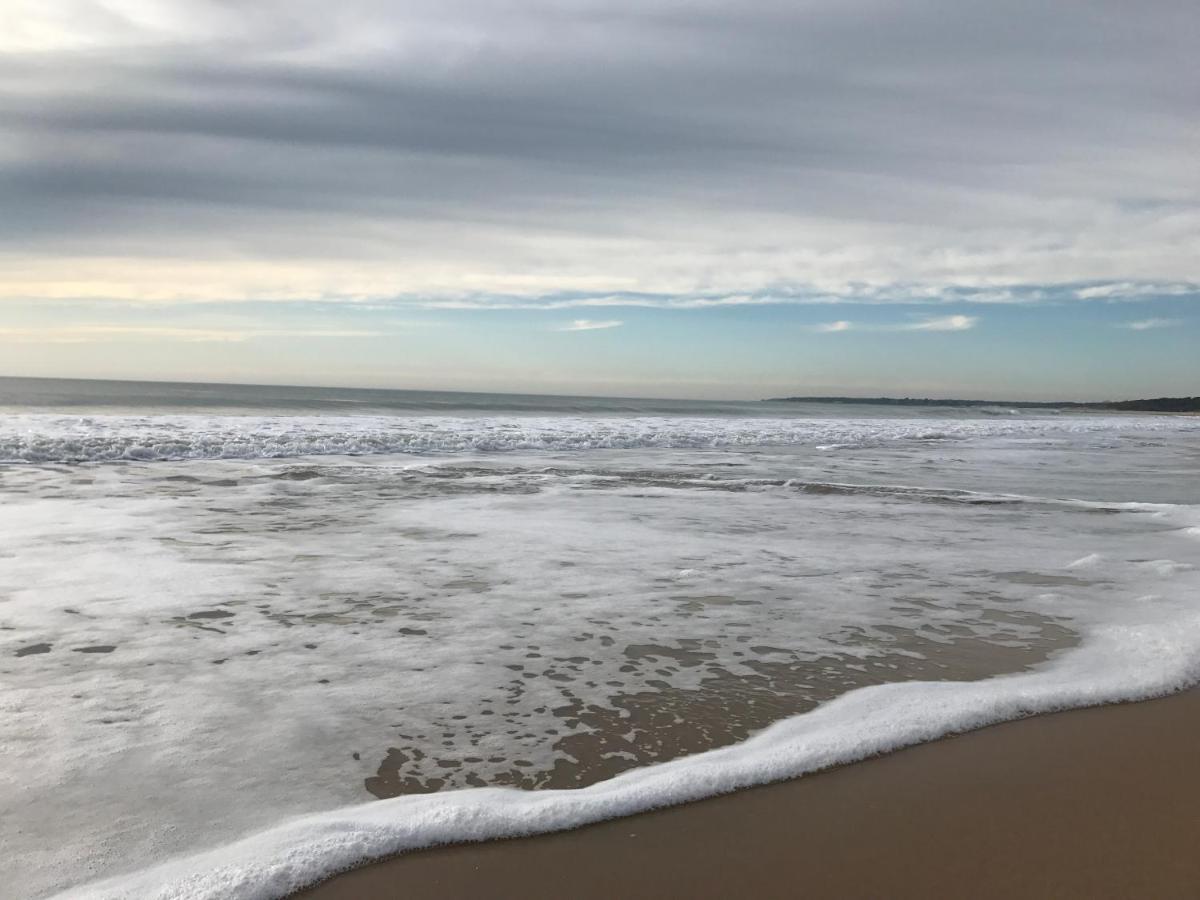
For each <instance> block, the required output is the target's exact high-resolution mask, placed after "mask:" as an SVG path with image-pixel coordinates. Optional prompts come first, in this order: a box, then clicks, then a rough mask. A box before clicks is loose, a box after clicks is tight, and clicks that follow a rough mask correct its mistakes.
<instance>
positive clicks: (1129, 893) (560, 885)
mask: <svg viewBox="0 0 1200 900" xmlns="http://www.w3.org/2000/svg"><path fill="white" fill-rule="evenodd" d="M297 896H298V897H303V898H305V900H350V898H356V900H357V898H400V897H404V898H410V900H412V898H418V900H419V898H434V897H437V898H458V897H487V898H562V897H571V898H612V897H688V898H718V897H721V898H727V897H739V896H740V897H771V898H773V897H798V896H805V897H820V898H825V897H830V898H834V897H836V898H885V897H886V898H917V897H920V898H929V897H972V898H993V897H994V898H1001V897H1003V898H1013V897H1022V898H1050V897H1054V898H1076V897H1078V898H1084V897H1086V898H1118V897H1120V898H1129V897H1147V898H1150V897H1152V898H1176V897H1178V898H1184V897H1187V898H1196V897H1200V690H1191V691H1187V692H1184V693H1181V694H1177V695H1174V696H1171V697H1167V698H1164V699H1161V700H1152V701H1147V702H1144V703H1135V704H1124V705H1119V706H1107V707H1099V708H1093V709H1084V710H1073V711H1070V712H1064V713H1058V714H1054V715H1047V716H1039V717H1035V718H1030V719H1024V720H1021V721H1017V722H1009V723H1005V724H1002V725H996V726H993V727H990V728H985V729H982V730H980V731H976V732H972V733H969V734H965V735H959V736H955V737H951V738H946V739H943V740H940V741H935V742H933V743H930V744H924V745H921V746H918V747H912V748H909V749H906V750H901V751H898V752H896V753H892V754H888V755H886V756H882V757H879V758H876V759H871V760H868V761H865V762H861V763H856V764H853V765H849V766H843V767H839V768H835V769H832V770H829V771H827V772H823V773H820V774H816V775H810V776H807V777H805V778H801V779H797V780H795V781H789V782H784V783H780V784H775V785H769V786H765V787H760V788H753V789H750V790H746V791H741V792H738V793H735V794H729V795H726V796H723V797H717V798H714V799H711V800H706V801H702V802H699V803H693V804H689V805H687V806H681V807H675V808H671V809H665V810H659V811H656V812H651V813H646V814H643V815H639V816H633V817H630V818H625V819H617V820H613V821H609V822H603V823H600V824H598V825H592V826H588V827H586V828H581V829H578V830H575V831H570V832H562V833H558V834H551V835H543V836H539V837H532V838H521V839H515V840H506V841H496V842H491V843H484V844H468V845H457V846H449V847H442V848H436V849H433V850H428V851H423V852H418V853H412V854H408V855H405V856H400V857H396V858H393V859H390V860H386V861H384V862H380V863H375V864H372V865H367V866H365V867H363V868H360V869H356V870H353V871H351V872H347V873H344V874H342V875H339V876H337V877H335V878H333V879H331V880H329V881H327V882H325V883H324V884H322V885H319V886H317V887H316V888H314V889H311V890H309V891H306V892H303V893H301V894H299V895H297Z"/></svg>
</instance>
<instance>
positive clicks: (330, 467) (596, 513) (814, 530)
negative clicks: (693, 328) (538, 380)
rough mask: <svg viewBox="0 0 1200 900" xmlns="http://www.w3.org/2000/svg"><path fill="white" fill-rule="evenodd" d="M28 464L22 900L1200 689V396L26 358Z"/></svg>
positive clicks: (566, 811) (17, 535)
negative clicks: (152, 365)
mask: <svg viewBox="0 0 1200 900" xmlns="http://www.w3.org/2000/svg"><path fill="white" fill-rule="evenodd" d="M0 460H2V461H3V462H2V464H0V498H2V503H0V685H2V692H0V704H2V707H0V712H2V715H0V748H2V749H3V754H2V756H0V885H3V887H0V894H5V893H6V892H11V895H12V896H16V897H38V896H46V895H50V894H54V893H55V892H59V891H67V892H69V893H70V894H71V895H72V896H80V895H84V896H86V895H93V896H104V897H121V896H139V897H143V896H146V897H149V896H162V897H214V898H215V897H231V896H233V897H262V898H267V897H277V896H281V895H283V894H284V893H286V892H287V891H289V890H293V889H295V888H297V887H299V886H302V885H304V884H306V883H310V882H312V881H313V880H315V879H317V878H319V877H321V876H322V875H323V874H326V873H328V872H331V871H336V870H337V869H339V868H344V867H345V866H348V865H351V864H354V863H356V862H359V861H362V860H364V859H369V858H372V857H377V856H381V855H386V854H388V853H393V852H396V851H398V850H403V849H409V848H414V847H419V846H426V845H428V844H430V843H435V842H442V841H448V840H456V839H481V838H488V837H497V836H501V835H507V834H520V833H530V832H536V831H539V830H549V829H553V828H562V827H570V826H572V825H578V824H582V823H583V822H587V821H593V820H596V819H599V818H605V817H608V816H614V815H621V814H627V813H630V812H635V811H638V810H641V809H646V808H650V807H653V806H656V805H662V804H665V803H673V802H681V801H683V800H687V799H694V798H697V797H701V796H705V795H709V794H712V793H717V792H720V791H725V790H731V789H734V788H737V787H740V786H743V785H747V784H753V783H756V782H761V781H766V780H771V779H775V778H781V777H788V776H792V775H797V774H802V773H803V772H807V771H812V770H813V769H816V768H820V767H822V766H827V765H830V764H834V763H837V762H841V761H849V760H853V759H858V758H861V757H863V756H866V755H870V754H872V753H876V752H880V751H883V750H886V749H889V748H892V747H896V746H902V745H904V744H908V743H913V742H916V741H921V740H928V739H931V738H934V737H937V736H939V735H941V734H945V733H947V732H949V731H954V730H961V729H964V728H969V727H976V726H979V725H982V724H986V723H988V722H992V721H998V720H1001V719H1005V718H1013V717H1016V716H1020V715H1025V714H1029V713H1032V712H1039V711H1045V710H1050V709H1057V708H1064V707H1068V706H1073V705H1082V704H1088V703H1098V702H1104V701H1107V700H1116V699H1131V698H1136V697H1144V696H1151V695H1154V694H1159V693H1163V692H1166V691H1169V690H1173V689H1176V688H1179V687H1182V686H1185V685H1187V684H1190V683H1192V682H1193V681H1195V680H1196V678H1197V677H1198V676H1200V568H1198V567H1200V478H1197V473H1198V472H1200V419H1195V418H1187V417H1167V416H1136V415H1120V416H1116V415H1096V414H1086V413H1065V414H1053V413H1048V412H1042V413H1036V414H1033V413H1029V412H1027V411H1020V410H1009V409H1003V408H997V409H983V410H970V411H963V410H952V409H945V408H936V409H934V408H895V407H857V406H853V407H846V406H835V405H825V404H820V405H803V406H802V405H798V404H797V405H793V404H781V403H745V404H733V403H724V404H704V403H696V402H671V401H645V400H604V399H592V398H539V397H527V396H506V395H470V394H431V393H417V392H387V391H348V390H333V389H304V388H253V387H228V386H203V385H146V384H128V383H127V384H122V383H104V382H54V381H30V380H15V379H13V380H3V379H0ZM85 886H87V887H85Z"/></svg>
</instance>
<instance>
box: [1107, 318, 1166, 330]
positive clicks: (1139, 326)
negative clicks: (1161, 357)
mask: <svg viewBox="0 0 1200 900" xmlns="http://www.w3.org/2000/svg"><path fill="white" fill-rule="evenodd" d="M1178 324H1179V320H1178V319H1141V320H1139V321H1137V322H1122V323H1121V324H1120V325H1119V326H1117V327H1119V328H1127V329H1129V330H1130V331H1149V330H1150V329H1151V328H1170V327H1171V326H1172V325H1178Z"/></svg>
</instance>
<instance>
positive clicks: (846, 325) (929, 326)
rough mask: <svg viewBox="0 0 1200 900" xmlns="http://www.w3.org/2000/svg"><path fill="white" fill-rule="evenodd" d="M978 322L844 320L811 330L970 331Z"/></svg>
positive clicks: (956, 318)
mask: <svg viewBox="0 0 1200 900" xmlns="http://www.w3.org/2000/svg"><path fill="white" fill-rule="evenodd" d="M978 322H979V317H978V316H963V315H955V316H940V317H937V318H927V319H922V320H920V321H918V322H900V323H894V324H875V323H872V324H861V323H858V322H851V321H848V320H845V319H842V320H839V321H837V322H824V323H822V324H820V325H814V326H813V328H812V330H813V331H816V332H818V333H820V334H838V333H842V332H847V331H873V332H879V331H888V332H903V331H970V330H971V329H972V328H974V327H975V325H976V324H977V323H978Z"/></svg>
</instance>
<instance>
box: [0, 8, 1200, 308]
mask: <svg viewBox="0 0 1200 900" xmlns="http://www.w3.org/2000/svg"><path fill="white" fill-rule="evenodd" d="M125 8H126V9H131V10H134V11H140V12H138V15H136V16H135V15H133V14H129V15H127V16H125V17H122V16H118V15H117V14H115V13H113V12H111V11H107V10H106V8H105V7H103V6H102V5H100V4H98V3H89V2H85V0H75V2H68V0H44V2H42V3H38V4H33V3H29V4H21V3H18V5H17V12H16V14H15V16H14V17H13V18H14V20H15V22H16V26H17V27H15V28H14V29H12V34H10V35H9V36H8V37H7V38H5V37H0V50H7V51H9V52H7V53H5V54H4V56H3V62H0V128H2V130H3V134H4V135H5V138H4V142H3V144H2V145H0V206H2V207H3V208H4V209H5V210H13V211H16V214H15V215H6V216H4V217H3V220H2V221H0V238H2V239H3V242H4V246H5V247H6V248H8V249H7V252H6V253H4V252H0V283H4V284H7V285H9V287H8V288H6V289H5V292H6V293H8V294H10V295H13V294H22V295H23V294H36V293H38V292H39V291H40V290H42V289H43V287H44V286H45V285H47V284H50V283H52V282H54V278H55V276H54V271H55V266H56V264H60V263H61V261H62V260H64V259H67V260H70V261H71V262H72V266H71V270H72V271H73V272H78V273H81V274H79V275H78V280H79V281H80V282H81V283H82V284H84V285H85V288H86V285H88V284H93V285H95V286H96V287H95V288H94V290H93V291H92V292H93V293H97V292H98V293H103V291H104V290H108V289H109V287H111V286H114V285H121V284H126V283H128V284H129V285H130V288H129V290H130V291H131V292H132V293H135V294H145V295H146V296H163V297H166V296H171V295H175V294H183V295H189V296H196V297H198V298H200V299H202V298H203V297H204V296H206V292H208V293H212V294H214V295H220V296H222V297H234V296H236V295H238V293H239V292H244V293H246V294H247V295H248V296H251V295H252V296H272V295H281V296H282V295H287V296H310V295H312V296H317V295H322V296H341V295H345V296H359V297H362V296H368V297H376V296H394V295H400V294H404V295H421V294H424V295H426V296H428V297H433V298H439V299H442V300H450V301H452V300H454V298H456V297H458V298H463V297H468V298H480V297H487V296H489V295H491V294H504V295H528V294H537V295H547V294H551V293H554V292H562V291H582V292H590V293H592V294H596V295H597V296H600V295H609V296H614V295H615V296H626V297H627V296H629V295H630V294H631V293H638V292H642V293H660V294H672V293H676V294H680V295H686V297H688V298H691V300H693V301H694V302H696V303H701V302H703V301H704V299H705V298H706V297H711V296H715V295H721V296H727V297H728V296H744V297H746V298H748V301H747V302H749V300H752V299H754V298H761V296H762V294H763V293H764V292H768V291H774V292H775V295H776V297H778V296H781V295H785V294H788V293H789V292H791V296H800V295H806V294H807V295H814V296H816V295H820V294H822V292H832V293H833V294H835V295H836V294H844V293H847V292H848V291H850V290H851V286H852V285H853V284H856V283H857V284H860V285H865V286H866V288H863V289H856V290H859V293H860V294H862V293H864V292H865V291H866V290H867V289H874V290H878V289H889V290H890V289H893V288H894V287H895V286H897V285H899V286H903V287H904V290H907V291H910V292H911V291H919V290H926V291H928V292H929V293H930V295H931V296H934V295H936V296H943V295H945V294H946V293H947V292H950V293H952V292H953V291H954V290H956V289H961V288H962V287H964V286H969V287H971V288H973V289H975V290H978V291H981V292H982V291H983V290H985V289H987V290H992V291H995V292H996V293H997V294H1003V293H1004V292H1005V291H1012V290H1013V289H1014V286H1017V287H1018V288H1019V287H1020V286H1021V285H1030V284H1037V283H1043V282H1044V283H1049V284H1063V283H1080V282H1087V283H1088V285H1089V286H1090V289H1093V290H1095V291H1096V292H1097V296H1098V297H1099V296H1102V295H1103V292H1104V291H1105V290H1113V289H1112V288H1111V285H1114V284H1119V283H1124V282H1128V283H1129V284H1130V285H1131V286H1132V287H1131V290H1132V291H1136V290H1140V289H1142V286H1144V285H1145V283H1147V282H1175V283H1189V282H1196V281H1200V264H1198V263H1197V262H1196V260H1197V259H1198V258H1200V236H1198V235H1200V202H1198V201H1200V179H1198V178H1197V176H1196V168H1195V159H1196V157H1197V153H1198V151H1200V146H1197V144H1198V140H1197V132H1196V130H1195V127H1194V123H1195V121H1196V118H1197V115H1200V109H1198V105H1200V104H1198V101H1197V98H1198V97H1200V70H1198V69H1197V67H1196V66H1195V65H1194V63H1193V62H1192V58H1193V46H1192V40H1193V36H1194V34H1195V30H1196V26H1197V24H1198V23H1200V13H1198V12H1197V9H1196V7H1195V5H1194V4H1193V3H1191V2H1170V0H1161V2H1158V0H1156V2H1150V3H1147V4H1141V5H1139V6H1137V7H1136V8H1135V7H1134V6H1131V5H1130V4H1127V3H1123V2H1116V0H1113V2H1089V3H1070V2H1068V3H1055V4H1046V3H1042V2H1038V3H1035V2H1032V0H1021V2H1016V3H1007V4H994V3H983V2H962V0H939V2H932V0H925V2H899V0H863V2H843V0H838V2H833V0H824V2H811V3H805V4H796V3H790V2H787V3H785V2H748V3H741V4H726V3H691V4H678V3H673V2H672V3H668V2H665V0H650V2H641V3H625V2H585V0H570V2H568V0H563V2H534V3H520V4H515V3H497V2H483V0H459V2H452V3H446V2H437V3H434V2H425V3H423V2H415V3H407V4H404V7H403V10H402V11H401V10H399V8H398V7H396V5H395V4H390V3H383V2H367V0H347V2H342V3H339V4H336V8H333V7H331V6H330V5H328V4H318V3H314V2H307V0H305V2H298V3H283V2H277V3H259V4H253V5H252V6H248V5H245V4H234V3H225V2H215V0H214V2H190V0H189V2H184V0H160V2H158V3H155V4H145V5H144V6H143V5H138V4H127V5H126V6H125ZM64 10H66V11H67V12H68V13H69V15H67V16H60V17H58V18H57V19H54V20H53V21H50V20H49V19H48V18H47V17H50V16H51V15H52V14H53V13H55V12H56V11H57V12H62V11H64ZM39 17H41V18H40V19H39ZM48 21H49V22H50V24H46V23H47V22H48ZM22 24H24V25H25V26H26V27H21V26H22ZM34 26H37V27H34ZM14 260H17V262H14ZM39 260H44V261H45V263H44V265H42V264H39V263H38V261H39ZM120 260H126V261H128V269H127V270H126V269H122V268H121V267H120V264H119V261H120ZM97 261H101V262H102V263H103V265H101V262H97ZM181 261H182V262H181ZM231 261H232V262H234V263H236V264H237V266H238V267H240V268H237V269H235V268H231V266H230V264H231ZM18 262H19V265H18ZM148 262H153V263H154V264H153V265H147V263H148ZM184 263H186V266H187V267H188V268H187V270H186V271H184V269H181V268H180V266H181V265H183V264H184ZM58 269H61V265H58ZM198 269H199V270H203V271H201V272H199V273H198V272H197V270H198ZM210 270H211V271H210ZM14 285H15V287H12V286H14ZM171 285H173V286H174V287H170V286H171ZM85 288H81V290H84V289H85ZM46 290H47V291H48V292H50V293H55V294H57V295H59V296H61V295H63V294H64V292H67V293H69V291H68V290H67V289H66V288H62V287H55V288H54V289H53V290H50V289H49V288H46ZM598 305H599V304H598Z"/></svg>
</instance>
